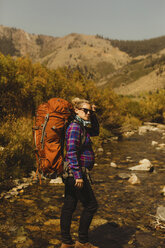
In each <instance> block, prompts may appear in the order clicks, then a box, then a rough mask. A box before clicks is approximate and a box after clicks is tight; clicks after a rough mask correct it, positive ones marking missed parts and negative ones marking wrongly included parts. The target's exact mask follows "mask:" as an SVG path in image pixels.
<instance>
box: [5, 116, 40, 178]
mask: <svg viewBox="0 0 165 248" xmlns="http://www.w3.org/2000/svg"><path fill="white" fill-rule="evenodd" d="M0 146H1V152H0V160H1V169H0V179H1V180H2V179H3V178H6V177H7V178H8V177H11V176H12V177H14V178H15V177H20V176H23V175H24V176H25V175H26V176H27V175H28V173H29V172H30V171H31V170H32V168H34V164H35V157H34V154H33V142H32V120H31V119H27V118H24V117H21V118H18V119H14V118H11V119H8V120H7V121H6V122H5V123H3V124H2V125H1V128H0Z"/></svg>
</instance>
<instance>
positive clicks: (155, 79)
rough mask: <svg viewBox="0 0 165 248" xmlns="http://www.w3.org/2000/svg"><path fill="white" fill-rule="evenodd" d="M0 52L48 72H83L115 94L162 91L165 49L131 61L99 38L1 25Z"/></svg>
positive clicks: (116, 48)
mask: <svg viewBox="0 0 165 248" xmlns="http://www.w3.org/2000/svg"><path fill="white" fill-rule="evenodd" d="M0 52H2V53H3V54H4V55H7V54H10V55H11V56H13V57H20V56H28V57H30V58H31V59H32V61H33V62H40V63H42V64H44V65H45V66H47V67H48V68H50V69H56V68H58V67H63V66H70V67H79V68H82V69H83V70H85V71H89V72H90V73H91V74H92V75H93V78H94V80H95V82H96V84H97V85H98V87H111V88H113V89H114V90H115V91H116V92H117V93H118V94H123V95H127V94H132V95H136V94H139V93H141V92H144V91H153V90H157V89H160V88H164V87H165V49H163V50H161V51H159V52H156V53H155V54H154V53H153V54H147V55H145V56H138V57H131V56H130V55H129V54H127V53H126V52H124V51H121V50H120V49H119V48H118V47H114V46H113V45H112V44H111V41H110V40H108V39H104V38H102V37H100V36H98V35H96V36H94V35H84V34H76V33H72V34H69V35H67V36H64V37H53V36H47V35H36V34H29V33H27V32H25V31H24V30H21V29H16V28H10V27H5V26H2V25H0Z"/></svg>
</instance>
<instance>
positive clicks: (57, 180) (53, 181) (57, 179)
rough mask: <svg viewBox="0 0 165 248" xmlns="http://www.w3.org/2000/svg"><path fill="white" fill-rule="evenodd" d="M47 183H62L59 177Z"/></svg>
mask: <svg viewBox="0 0 165 248" xmlns="http://www.w3.org/2000/svg"><path fill="white" fill-rule="evenodd" d="M49 183H51V184H62V183H63V181H62V178H61V177H57V178H55V179H51V180H50V182H49Z"/></svg>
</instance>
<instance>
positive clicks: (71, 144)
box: [66, 122, 82, 179]
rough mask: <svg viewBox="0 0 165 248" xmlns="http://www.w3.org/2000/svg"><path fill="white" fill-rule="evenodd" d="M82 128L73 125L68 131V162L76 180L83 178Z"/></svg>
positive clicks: (75, 124)
mask: <svg viewBox="0 0 165 248" xmlns="http://www.w3.org/2000/svg"><path fill="white" fill-rule="evenodd" d="M80 138H81V127H80V125H79V124H77V123H74V122H73V123H71V124H70V125H69V127H68V128H67V131H66V160H67V161H68V162H69V167H70V168H71V170H72V172H73V175H74V178H75V179H80V178H82V172H81V167H80V163H79V150H80Z"/></svg>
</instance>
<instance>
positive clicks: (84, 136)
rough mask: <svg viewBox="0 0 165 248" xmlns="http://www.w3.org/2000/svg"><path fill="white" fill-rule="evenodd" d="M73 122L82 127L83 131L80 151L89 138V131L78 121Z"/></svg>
mask: <svg viewBox="0 0 165 248" xmlns="http://www.w3.org/2000/svg"><path fill="white" fill-rule="evenodd" d="M73 122H75V123H77V124H79V125H80V127H81V129H82V134H81V146H80V150H81V149H82V147H83V145H84V144H85V140H86V137H87V131H86V129H85V127H84V126H83V125H82V124H81V123H80V122H79V121H77V120H74V121H73Z"/></svg>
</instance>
